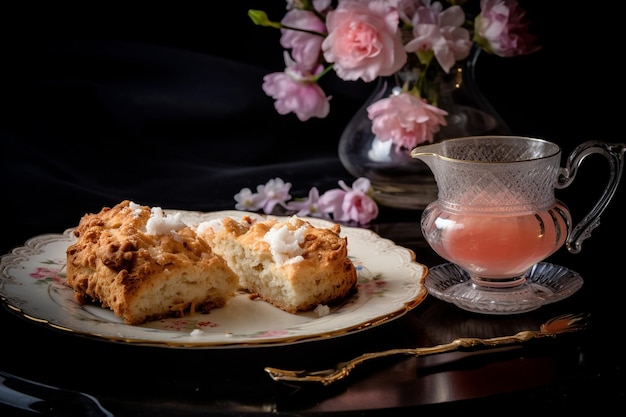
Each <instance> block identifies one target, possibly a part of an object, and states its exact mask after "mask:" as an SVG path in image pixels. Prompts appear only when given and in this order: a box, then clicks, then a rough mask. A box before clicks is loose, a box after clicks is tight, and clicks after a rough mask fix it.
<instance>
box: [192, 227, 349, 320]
mask: <svg viewBox="0 0 626 417" xmlns="http://www.w3.org/2000/svg"><path fill="white" fill-rule="evenodd" d="M196 231H197V233H198V235H199V236H201V237H203V238H204V239H206V241H207V242H209V245H210V246H211V247H212V249H213V251H214V252H215V253H217V254H219V255H220V256H222V257H223V258H224V260H225V261H226V262H227V264H228V265H229V266H230V267H231V269H232V270H233V271H235V273H236V274H237V275H238V276H239V284H240V286H241V287H242V288H243V289H245V290H247V291H248V292H250V293H252V294H254V295H257V296H258V297H260V298H262V299H263V300H265V301H267V302H269V303H271V304H273V305H274V306H276V307H278V308H280V309H282V310H285V311H287V312H290V313H295V312H298V311H307V310H312V309H315V308H316V307H317V306H319V305H323V306H325V305H328V304H332V303H334V302H337V301H339V300H342V299H344V298H345V297H346V296H347V295H348V294H350V293H351V291H353V290H354V289H355V286H356V281H357V273H356V269H355V267H354V264H353V263H352V261H351V260H350V259H349V258H348V241H347V238H346V237H341V236H340V232H341V227H340V225H337V224H335V225H333V226H332V227H330V228H324V227H316V226H314V225H312V224H311V223H310V222H307V221H305V220H304V219H302V218H299V217H297V216H292V217H290V218H288V219H287V220H277V219H260V218H258V217H255V218H252V217H250V216H247V215H244V216H242V218H241V219H235V218H232V217H223V218H218V219H213V220H209V221H205V222H202V223H200V224H199V225H198V226H197V228H196Z"/></svg>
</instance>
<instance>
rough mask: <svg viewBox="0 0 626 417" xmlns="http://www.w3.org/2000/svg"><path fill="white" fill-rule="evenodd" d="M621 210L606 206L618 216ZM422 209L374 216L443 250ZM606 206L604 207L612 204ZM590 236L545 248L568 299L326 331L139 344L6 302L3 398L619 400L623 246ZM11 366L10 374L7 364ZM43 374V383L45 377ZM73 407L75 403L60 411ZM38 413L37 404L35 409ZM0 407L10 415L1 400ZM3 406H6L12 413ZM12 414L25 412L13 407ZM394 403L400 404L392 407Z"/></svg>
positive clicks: (321, 405)
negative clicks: (575, 279) (347, 370)
mask: <svg viewBox="0 0 626 417" xmlns="http://www.w3.org/2000/svg"><path fill="white" fill-rule="evenodd" d="M615 211H616V210H613V212H611V211H609V214H612V215H613V216H612V217H615V216H616V214H617V213H616V212H615ZM419 214H420V212H419V211H395V210H390V209H383V213H382V214H381V219H382V220H386V219H389V218H395V219H398V220H397V221H395V222H390V221H380V222H376V223H374V224H372V225H370V226H369V227H370V228H371V229H372V230H373V231H375V232H376V233H378V234H379V235H381V236H383V237H387V238H390V239H392V240H394V241H395V242H396V243H397V244H399V245H401V246H405V247H407V248H410V249H412V250H413V251H414V252H415V253H416V258H417V260H418V261H419V262H420V263H423V264H425V265H427V266H434V265H436V264H438V263H441V262H443V261H442V260H441V259H440V258H438V256H437V255H435V254H434V253H433V252H432V250H430V248H429V247H428V246H427V244H426V243H425V242H424V240H423V238H422V237H421V234H420V232H419V227H418V217H419ZM612 217H611V216H609V215H607V218H612ZM601 230H602V228H600V229H598V230H597V231H596V232H595V233H596V234H597V236H593V237H592V238H591V239H590V240H589V241H587V242H586V243H585V248H584V250H583V251H582V252H581V253H579V254H577V255H572V254H569V253H567V252H565V251H564V250H563V251H560V252H557V253H556V254H555V255H553V257H551V258H549V260H550V261H552V262H554V263H558V264H561V265H566V266H567V267H569V268H570V269H573V270H575V271H577V272H579V273H580V274H581V275H582V276H583V279H584V285H583V287H582V288H581V289H580V290H579V291H578V292H576V293H575V294H573V295H572V296H570V297H569V298H566V299H565V300H563V301H560V302H557V303H555V304H551V305H547V306H543V307H541V308H540V309H538V310H536V311H533V312H530V313H524V314H521V315H510V316H488V315H480V314H475V313H470V312H466V311H463V310H461V309H459V308H457V307H455V306H453V305H451V304H448V303H445V302H442V301H440V300H437V299H435V298H433V297H432V296H428V297H427V298H426V299H425V300H424V301H423V302H422V303H421V304H420V305H418V306H417V307H416V308H415V309H414V310H412V311H410V312H409V313H407V314H406V315H404V316H402V317H400V318H398V319H395V320H393V321H391V322H389V323H386V324H382V325H380V326H376V327H372V328H370V329H367V330H364V331H360V332H357V333H354V334H350V335H346V336H339V337H335V338H331V339H328V340H320V341H312V342H301V343H296V344H292V345H284V346H268V347H254V348H238V349H180V348H161V347H142V346H137V345H125V344H123V343H118V342H108V341H102V340H97V339H91V338H89V337H84V336H78V335H73V334H70V333H67V332H63V331H58V330H55V329H53V328H50V327H48V326H46V325H44V324H40V323H35V322H32V321H29V320H28V319H24V318H22V317H18V316H17V315H16V314H13V313H9V312H8V311H7V310H6V309H3V310H2V313H1V316H0V320H1V322H2V324H3V327H2V329H3V335H4V337H3V349H2V355H1V357H0V369H1V371H2V374H0V376H1V378H2V379H0V381H1V382H2V385H1V386H0V387H1V388H0V410H3V411H6V412H7V413H9V412H10V413H17V412H20V413H22V414H24V415H30V414H29V413H27V410H33V411H34V410H38V411H40V412H41V413H43V414H44V415H69V414H67V413H66V411H67V410H72V412H76V411H77V410H81V411H82V413H83V415H93V416H96V415H111V414H112V415H120V416H122V415H150V416H161V415H163V416H165V415H177V416H198V415H233V416H235V415H263V414H267V415H275V414H278V415H294V416H295V415H326V414H330V415H332V414H333V413H336V414H340V415H355V416H356V415H359V416H365V415H388V413H389V412H390V410H393V411H394V413H397V415H402V414H403V413H406V414H407V415H408V414H411V415H414V413H419V412H422V411H421V410H424V411H426V410H432V411H439V410H441V411H447V410H458V411H460V412H466V411H468V410H476V411H480V410H490V409H492V410H497V409H498V407H512V409H515V410H527V411H530V410H534V409H555V410H561V409H562V410H576V409H577V408H578V407H582V406H589V405H595V404H603V405H606V406H608V405H615V406H623V405H624V395H625V383H624V382H625V380H624V356H623V354H622V352H623V348H622V347H621V346H620V345H619V340H620V339H621V336H620V335H621V325H620V318H621V317H622V316H623V315H622V313H621V312H620V308H619V306H620V305H622V304H623V292H621V291H622V290H623V288H624V285H623V284H622V283H621V281H623V279H624V278H625V277H624V273H623V269H622V268H621V267H620V266H619V265H620V260H619V256H620V253H621V251H622V248H621V247H620V246H619V245H610V244H609V240H607V236H609V235H610V234H611V233H612V230H611V227H610V226H609V227H606V228H604V230H603V231H601ZM579 312H580V313H582V312H584V313H589V314H590V315H591V316H590V317H591V321H590V322H589V325H588V327H587V328H586V329H585V330H583V331H580V332H577V333H570V334H563V335H559V336H557V337H556V338H548V339H540V340H536V341H529V342H526V343H525V344H523V345H517V346H512V347H506V348H498V349H495V350H490V351H488V352H453V353H444V354H439V355H433V356H427V357H423V358H415V357H404V356H398V357H389V358H384V359H379V360H375V361H372V362H368V363H365V364H363V365H361V366H359V367H357V368H356V369H355V370H354V371H353V372H352V373H351V374H350V375H349V376H348V377H347V378H345V379H343V380H341V381H339V382H336V383H334V384H332V385H329V386H322V385H321V384H317V383H300V384H296V383H287V382H276V381H273V380H272V379H271V378H270V377H269V375H267V374H266V373H265V371H264V368H265V367H266V366H272V367H278V368H284V369H307V370H315V369H324V368H328V367H330V366H333V365H334V364H336V363H337V362H340V361H343V360H347V359H350V358H352V357H354V356H357V355H359V354H361V353H364V352H370V351H378V350H385V349H390V348H400V347H417V346H432V345H436V344H441V343H447V342H449V341H451V340H453V339H455V338H458V337H482V338H486V337H495V336H505V335H511V334H514V333H516V332H518V331H522V330H532V329H538V328H539V326H540V325H541V324H542V323H543V322H544V321H546V320H547V319H549V318H551V317H553V316H556V315H559V314H563V313H579ZM15 377H17V378H15ZM40 384H42V385H40ZM67 412H68V413H69V411H67ZM33 414H34V412H33ZM3 415H5V414H4V413H3ZM8 415H10V414H8ZM18 415H19V414H18ZM394 415H396V414H394Z"/></svg>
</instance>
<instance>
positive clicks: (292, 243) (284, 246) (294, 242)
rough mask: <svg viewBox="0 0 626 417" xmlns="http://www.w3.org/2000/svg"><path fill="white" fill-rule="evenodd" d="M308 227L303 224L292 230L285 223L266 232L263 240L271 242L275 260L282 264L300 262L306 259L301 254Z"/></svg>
mask: <svg viewBox="0 0 626 417" xmlns="http://www.w3.org/2000/svg"><path fill="white" fill-rule="evenodd" d="M306 229H307V228H306V227H305V226H302V227H299V228H297V229H296V230H293V231H291V230H289V228H288V227H287V226H286V225H283V226H282V227H274V228H272V229H270V230H269V231H268V232H267V233H266V234H265V236H264V237H263V240H264V241H265V242H267V243H269V245H270V251H271V252H272V256H273V257H274V262H276V263H277V264H278V265H282V264H285V263H293V262H300V261H302V260H303V259H304V258H303V257H302V256H301V254H302V252H303V249H302V248H301V247H300V244H301V243H302V242H304V236H305V232H306Z"/></svg>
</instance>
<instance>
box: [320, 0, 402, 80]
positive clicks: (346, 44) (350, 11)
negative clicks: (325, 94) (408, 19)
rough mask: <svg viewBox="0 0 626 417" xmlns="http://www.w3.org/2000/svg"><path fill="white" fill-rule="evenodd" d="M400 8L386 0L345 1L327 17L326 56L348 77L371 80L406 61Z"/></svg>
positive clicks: (391, 72)
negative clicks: (399, 28)
mask: <svg viewBox="0 0 626 417" xmlns="http://www.w3.org/2000/svg"><path fill="white" fill-rule="evenodd" d="M398 24H399V17H398V11H397V9H396V8H395V7H392V6H391V5H390V4H388V2H386V1H383V0H372V1H358V0H344V1H342V2H339V5H338V6H337V8H336V9H335V10H333V11H330V12H329V13H328V15H327V17H326V27H327V30H328V36H327V37H326V38H325V39H324V42H322V51H323V54H324V59H326V61H328V62H330V63H333V64H334V66H333V68H334V70H335V72H336V73H337V76H338V77H339V78H341V79H344V80H350V81H355V80H357V79H359V78H360V79H362V80H363V81H365V82H370V81H373V80H374V79H376V78H377V77H378V76H386V75H391V74H393V73H394V72H396V71H398V70H399V69H400V68H401V67H402V66H403V65H404V64H405V63H406V59H407V56H406V52H405V51H404V48H403V46H402V39H401V34H400V31H399V30H398Z"/></svg>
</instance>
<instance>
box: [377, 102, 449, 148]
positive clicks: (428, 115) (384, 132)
mask: <svg viewBox="0 0 626 417" xmlns="http://www.w3.org/2000/svg"><path fill="white" fill-rule="evenodd" d="M367 115H368V117H369V118H370V120H371V121H372V132H374V134H375V135H377V137H378V140H380V141H383V142H384V141H388V140H391V141H392V142H393V143H394V145H395V148H396V150H397V151H400V150H402V149H405V150H407V149H408V150H410V149H413V148H414V147H415V146H416V145H417V144H419V143H425V142H432V141H433V138H434V135H435V133H437V132H439V126H440V125H444V126H445V125H446V118H445V116H447V115H448V112H446V111H445V110H442V109H440V108H439V107H436V106H432V105H430V104H428V103H426V102H425V101H424V100H421V99H419V98H417V97H415V96H413V95H412V94H408V93H401V94H397V95H392V96H391V97H389V98H384V99H381V100H378V101H377V102H375V103H374V104H372V105H370V106H369V107H368V108H367Z"/></svg>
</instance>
